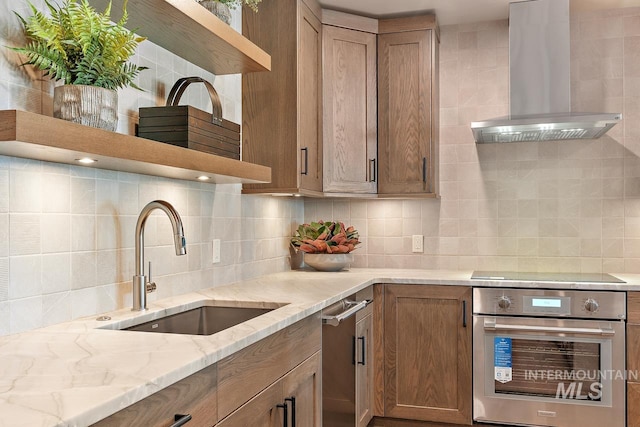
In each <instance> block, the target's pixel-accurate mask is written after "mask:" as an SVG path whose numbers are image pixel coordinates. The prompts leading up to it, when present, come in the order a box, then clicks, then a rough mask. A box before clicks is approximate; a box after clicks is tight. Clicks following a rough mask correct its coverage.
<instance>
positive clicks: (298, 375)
mask: <svg viewBox="0 0 640 427" xmlns="http://www.w3.org/2000/svg"><path fill="white" fill-rule="evenodd" d="M321 366H322V357H321V353H320V352H318V353H316V354H315V355H313V356H311V357H310V358H308V359H307V360H306V361H304V362H303V363H301V364H300V365H298V366H297V367H296V368H295V369H293V370H292V371H291V372H289V373H288V374H287V375H286V376H285V377H284V378H283V379H282V383H283V392H284V398H285V399H286V400H285V401H286V402H287V405H288V412H289V416H290V417H291V418H290V420H291V423H290V424H288V425H291V426H293V425H295V426H296V427H320V426H321V420H322V390H321V384H322V383H321V377H320V375H321V373H320V371H321ZM294 420H295V421H294Z"/></svg>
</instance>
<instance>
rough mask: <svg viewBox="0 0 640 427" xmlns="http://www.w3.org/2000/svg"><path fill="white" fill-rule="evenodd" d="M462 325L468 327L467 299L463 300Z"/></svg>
mask: <svg viewBox="0 0 640 427" xmlns="http://www.w3.org/2000/svg"><path fill="white" fill-rule="evenodd" d="M462 327H463V328H466V327H467V301H466V300H462Z"/></svg>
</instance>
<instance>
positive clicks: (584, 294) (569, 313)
mask: <svg viewBox="0 0 640 427" xmlns="http://www.w3.org/2000/svg"><path fill="white" fill-rule="evenodd" d="M473 312H474V314H491V315H506V316H542V317H546V316H548V317H574V318H595V319H613V320H622V319H625V318H626V296H625V293H624V292H606V291H576V290H555V289H514V288H474V289H473Z"/></svg>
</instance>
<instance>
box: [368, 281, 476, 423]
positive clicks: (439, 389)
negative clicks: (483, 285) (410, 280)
mask: <svg viewBox="0 0 640 427" xmlns="http://www.w3.org/2000/svg"><path fill="white" fill-rule="evenodd" d="M470 310H471V288H469V287H462V286H423V285H385V287H384V312H383V317H384V319H383V321H382V324H383V330H384V340H383V342H384V353H383V355H382V358H383V361H378V363H382V364H383V366H384V391H383V393H384V416H385V417H392V418H404V419H409V420H422V421H434V422H442V423H456V424H471V403H472V392H471V335H472V334H471V329H472V322H471V312H470ZM380 320H381V319H378V320H377V321H376V325H377V324H378V322H380ZM376 392H378V391H377V390H376Z"/></svg>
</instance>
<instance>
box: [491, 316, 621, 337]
mask: <svg viewBox="0 0 640 427" xmlns="http://www.w3.org/2000/svg"><path fill="white" fill-rule="evenodd" d="M484 329H485V330H488V331H526V332H548V333H552V334H584V335H604V336H613V335H615V334H616V333H615V331H614V330H613V329H611V328H567V327H558V326H531V325H502V324H499V323H496V322H495V321H492V320H485V321H484Z"/></svg>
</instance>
